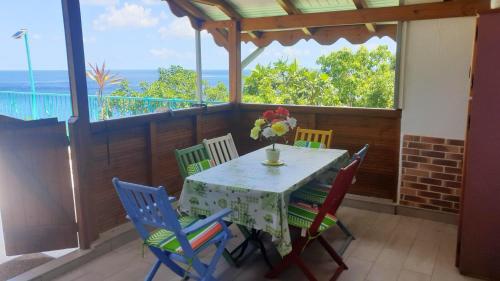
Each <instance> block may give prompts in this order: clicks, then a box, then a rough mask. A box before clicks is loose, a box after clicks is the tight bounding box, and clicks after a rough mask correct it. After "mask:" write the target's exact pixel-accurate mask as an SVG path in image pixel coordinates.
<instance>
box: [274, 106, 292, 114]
mask: <svg viewBox="0 0 500 281" xmlns="http://www.w3.org/2000/svg"><path fill="white" fill-rule="evenodd" d="M275 113H276V114H278V115H282V116H289V115H290V112H289V111H288V110H287V109H285V108H283V107H281V106H280V107H278V108H277V109H276V111H275Z"/></svg>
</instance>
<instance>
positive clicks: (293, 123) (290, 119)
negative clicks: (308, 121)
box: [286, 117, 297, 129]
mask: <svg viewBox="0 0 500 281" xmlns="http://www.w3.org/2000/svg"><path fill="white" fill-rule="evenodd" d="M286 122H287V123H288V126H290V128H292V129H293V128H295V126H297V119H295V118H293V117H287V118H286Z"/></svg>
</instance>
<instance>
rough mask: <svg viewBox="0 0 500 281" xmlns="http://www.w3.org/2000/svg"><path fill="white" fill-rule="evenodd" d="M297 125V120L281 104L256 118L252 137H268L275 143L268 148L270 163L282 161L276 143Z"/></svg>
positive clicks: (268, 160)
mask: <svg viewBox="0 0 500 281" xmlns="http://www.w3.org/2000/svg"><path fill="white" fill-rule="evenodd" d="M296 125H297V120H296V119H295V118H292V117H290V112H288V110H286V109H285V108H283V107H281V106H280V107H278V108H277V109H276V110H267V111H265V112H264V113H263V114H262V117H261V118H259V119H257V120H255V126H254V127H253V128H252V130H251V131H250V137H251V138H252V139H254V140H259V139H268V140H269V141H270V142H271V143H272V144H273V146H272V148H268V149H266V155H267V163H268V164H278V163H280V161H279V157H280V151H279V149H276V147H275V144H276V142H277V141H278V139H279V138H284V136H285V135H286V134H287V133H288V132H290V131H291V130H293V128H295V126H296Z"/></svg>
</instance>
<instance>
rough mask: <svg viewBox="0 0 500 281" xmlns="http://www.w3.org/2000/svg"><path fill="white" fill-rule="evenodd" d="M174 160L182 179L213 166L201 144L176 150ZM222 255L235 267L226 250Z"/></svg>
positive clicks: (233, 260)
mask: <svg viewBox="0 0 500 281" xmlns="http://www.w3.org/2000/svg"><path fill="white" fill-rule="evenodd" d="M175 159H176V160H177V165H179V171H180V173H181V176H182V178H183V179H185V178H187V177H188V176H190V175H194V174H196V173H199V172H201V171H203V170H207V169H210V168H211V167H214V166H215V163H214V162H213V160H212V159H211V158H210V156H209V154H208V151H207V149H206V148H205V146H204V145H203V144H197V145H195V146H191V147H188V148H184V149H176V150H175ZM244 235H245V234H244ZM245 236H246V235H245ZM222 255H223V257H224V259H225V260H226V261H227V262H228V263H229V264H231V265H233V266H237V263H236V261H235V259H234V258H233V257H232V255H231V253H230V252H229V251H228V250H227V249H224V252H223V253H222Z"/></svg>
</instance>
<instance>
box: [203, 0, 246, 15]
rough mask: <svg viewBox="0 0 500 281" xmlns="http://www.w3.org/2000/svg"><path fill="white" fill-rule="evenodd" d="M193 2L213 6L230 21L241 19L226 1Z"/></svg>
mask: <svg viewBox="0 0 500 281" xmlns="http://www.w3.org/2000/svg"><path fill="white" fill-rule="evenodd" d="M193 2H197V3H200V4H204V5H209V6H215V7H217V8H219V10H221V11H222V12H223V13H224V14H226V16H228V17H230V18H231V19H235V20H239V19H241V18H242V17H241V15H240V14H239V13H238V12H236V10H235V9H234V8H233V7H231V6H230V5H229V4H228V3H227V2H226V1H223V0H193Z"/></svg>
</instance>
